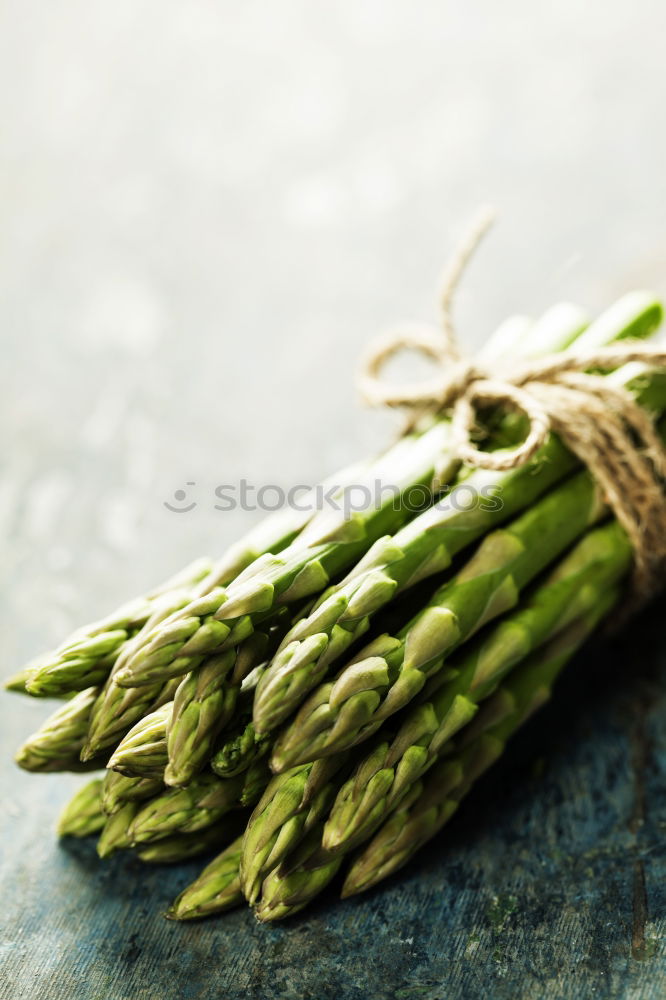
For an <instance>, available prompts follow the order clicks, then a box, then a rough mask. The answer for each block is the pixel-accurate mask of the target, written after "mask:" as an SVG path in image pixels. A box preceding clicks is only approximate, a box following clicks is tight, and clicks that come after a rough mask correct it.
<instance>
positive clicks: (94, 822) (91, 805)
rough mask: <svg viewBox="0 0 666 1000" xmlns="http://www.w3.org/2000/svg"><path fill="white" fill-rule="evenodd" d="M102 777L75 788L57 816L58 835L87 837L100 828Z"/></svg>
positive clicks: (102, 818)
mask: <svg viewBox="0 0 666 1000" xmlns="http://www.w3.org/2000/svg"><path fill="white" fill-rule="evenodd" d="M105 822H106V815H105V813H104V810H103V809H102V779H101V778H95V779H94V780H93V781H89V782H88V783H87V784H86V785H83V786H82V787H81V788H79V789H77V791H76V792H75V793H74V795H73V796H72V797H71V799H70V800H69V802H68V803H67V804H66V805H65V807H64V808H63V810H62V811H61V813H60V816H59V817H58V836H59V837H89V836H90V835H91V834H93V833H97V832H98V831H99V830H101V829H102V827H103V826H104V824H105Z"/></svg>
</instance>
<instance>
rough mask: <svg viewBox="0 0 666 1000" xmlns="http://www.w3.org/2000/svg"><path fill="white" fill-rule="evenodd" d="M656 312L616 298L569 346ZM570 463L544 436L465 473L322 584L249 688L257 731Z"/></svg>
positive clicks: (607, 335) (630, 375) (649, 302)
mask: <svg viewBox="0 0 666 1000" xmlns="http://www.w3.org/2000/svg"><path fill="white" fill-rule="evenodd" d="M660 315H661V313H660V308H659V307H658V304H655V303H654V300H653V299H652V298H651V297H647V296H644V295H642V294H639V295H638V296H636V294H632V295H630V296H626V297H625V299H621V300H620V301H619V302H618V303H616V304H615V306H613V307H612V308H611V309H610V310H608V312H606V313H603V314H602V315H601V316H600V317H599V319H598V320H596V322H595V323H593V324H592V325H591V326H590V327H589V328H588V329H587V330H586V332H585V333H583V334H582V336H580V337H579V338H578V340H577V341H576V344H577V346H578V345H580V346H581V347H582V348H592V347H597V346H600V345H601V344H603V343H608V342H609V341H612V340H617V339H622V338H623V337H625V336H627V335H628V334H631V335H636V334H645V335H647V334H648V333H649V332H651V331H652V329H653V328H654V325H655V323H656V322H657V321H658V318H659V317H660ZM625 374H626V381H627V383H628V387H629V388H630V389H633V390H634V392H635V393H636V395H637V398H638V399H639V401H642V402H649V401H650V399H651V397H652V395H653V394H654V393H653V388H654V387H653V386H652V384H651V383H650V382H649V381H648V383H647V384H646V381H645V378H641V379H638V380H637V379H636V377H635V368H634V366H626V369H625ZM656 378H657V377H656V376H655V379H656ZM576 465H578V462H577V460H576V459H575V458H574V456H573V455H571V454H570V453H569V452H568V451H567V450H566V448H564V446H563V445H562V444H561V443H560V441H559V440H558V439H557V438H556V437H554V436H551V437H550V439H549V440H548V442H547V444H546V445H545V446H544V448H542V449H541V450H540V452H539V453H538V454H537V456H535V458H534V459H533V460H532V461H531V462H529V463H527V464H526V465H524V466H521V467H519V468H517V469H510V470H505V471H500V472H491V471H488V470H485V469H480V470H476V471H474V472H472V473H471V474H467V475H465V477H464V479H463V480H462V482H461V483H460V484H459V489H458V491H456V490H455V489H454V492H453V494H452V496H451V497H447V498H445V499H444V500H443V501H440V502H438V503H436V504H435V506H434V507H431V508H430V509H429V510H427V511H425V512H424V513H422V514H421V515H420V516H418V517H416V518H415V519H414V520H412V521H411V522H410V523H409V524H407V525H406V526H405V527H404V528H402V530H401V531H399V532H398V533H397V534H396V535H395V536H394V537H393V538H391V537H385V538H382V539H379V540H378V541H377V542H376V543H375V545H374V546H373V547H372V548H371V549H370V551H369V552H368V553H367V555H366V556H365V558H364V559H362V560H361V562H360V563H359V564H358V565H357V566H355V567H354V569H353V570H352V571H351V573H350V574H349V575H348V576H347V577H346V579H344V580H343V581H342V582H341V583H339V584H337V585H336V586H333V587H331V588H329V589H328V590H327V591H325V593H324V594H323V595H322V596H321V597H320V599H319V600H318V601H317V602H316V603H315V605H314V608H313V610H312V611H311V613H310V615H309V616H308V617H306V618H303V619H302V620H301V621H299V622H297V623H296V624H295V625H294V627H293V628H292V629H291V631H290V632H289V633H288V634H287V636H286V637H285V639H284V641H283V643H282V645H281V647H280V650H279V651H278V653H277V655H276V656H275V658H274V659H273V662H272V663H271V664H270V666H269V668H268V670H267V671H266V672H265V673H264V675H263V677H262V678H261V681H260V683H259V685H258V688H257V693H256V697H255V706H254V715H253V721H254V725H255V729H256V730H257V732H262V733H265V732H269V731H271V730H273V729H275V728H276V727H277V726H278V725H279V724H280V723H281V722H283V721H284V720H285V719H287V718H288V717H289V716H290V715H291V714H292V712H293V711H294V710H295V709H296V708H297V707H298V705H299V704H300V702H301V701H302V700H303V698H304V697H305V696H306V695H307V694H308V692H309V691H311V690H312V689H313V688H314V687H316V685H317V684H318V683H319V682H320V681H321V680H322V679H323V678H324V676H325V675H326V674H327V672H328V671H329V669H330V666H331V664H332V663H333V662H334V661H335V660H337V659H338V658H339V657H340V656H341V655H342V654H343V653H344V652H345V650H347V649H348V648H349V646H350V645H351V644H352V643H353V642H354V641H356V640H357V639H358V638H359V637H360V636H362V635H363V634H364V633H365V632H366V631H367V630H368V628H369V626H370V623H371V620H372V616H373V614H376V613H377V611H378V610H379V609H380V608H381V607H383V606H384V605H385V604H387V603H388V602H390V601H392V600H394V599H395V598H396V596H397V595H399V594H400V593H402V592H403V591H404V590H405V589H406V588H407V587H409V586H411V585H413V584H414V583H416V582H418V581H420V580H423V579H424V578H426V577H428V576H432V575H433V574H435V573H439V572H441V571H442V570H444V569H446V568H447V567H448V566H450V564H451V562H452V560H453V558H454V556H455V555H456V554H457V553H458V552H460V551H461V550H462V549H464V548H465V547H466V546H468V545H469V544H470V543H471V542H473V541H475V540H476V539H478V538H480V537H481V536H482V535H483V534H485V533H486V532H487V531H488V530H490V529H491V528H493V527H497V526H498V525H500V524H502V523H504V522H505V521H506V520H507V519H508V518H509V517H511V516H513V515H515V514H517V513H519V512H520V510H523V509H525V508H527V507H529V506H530V505H531V504H532V503H533V502H534V501H535V500H536V499H537V498H538V497H539V496H541V495H543V493H544V492H545V491H546V490H548V489H550V488H551V487H552V486H553V484H555V483H556V482H558V481H560V480H562V479H563V478H564V477H565V476H566V475H567V474H569V473H570V472H571V471H572V469H573V468H575V467H576ZM459 493H460V494H461V495H462V494H464V497H465V502H464V504H462V503H461V502H459ZM470 497H471V498H472V500H473V502H472V503H471V504H470V503H469V502H468V501H469V498H470ZM497 498H501V502H499V499H497ZM457 501H458V502H457Z"/></svg>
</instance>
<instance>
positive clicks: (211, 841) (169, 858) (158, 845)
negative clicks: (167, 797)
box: [137, 821, 233, 865]
mask: <svg viewBox="0 0 666 1000" xmlns="http://www.w3.org/2000/svg"><path fill="white" fill-rule="evenodd" d="M230 825H231V827H232V828H233V824H229V823H228V822H226V821H225V822H223V823H220V824H218V825H217V826H210V827H207V828H206V829H205V830H200V831H197V832H196V833H174V834H173V836H171V837H164V839H163V840H156V841H155V842H154V843H152V844H151V843H149V844H146V845H145V846H142V847H141V848H140V849H139V850H138V851H137V854H138V856H139V858H140V859H141V861H145V862H147V863H148V864H151V865H171V864H175V863H176V862H178V861H187V860H189V858H196V857H199V855H200V854H206V853H207V852H208V851H214V850H215V849H216V848H218V849H219V847H220V844H222V843H224V842H225V840H228V839H229V827H230Z"/></svg>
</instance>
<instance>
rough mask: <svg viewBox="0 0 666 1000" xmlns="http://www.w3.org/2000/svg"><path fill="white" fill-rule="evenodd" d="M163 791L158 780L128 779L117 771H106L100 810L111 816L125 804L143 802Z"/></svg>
mask: <svg viewBox="0 0 666 1000" xmlns="http://www.w3.org/2000/svg"><path fill="white" fill-rule="evenodd" d="M163 791H164V782H163V781H162V780H161V779H160V778H128V777H127V776H126V775H124V774H120V773H119V772H118V771H107V772H106V774H105V775H104V778H103V780H102V808H103V810H104V812H105V813H106V814H107V816H111V815H112V814H113V813H115V812H116V811H117V810H118V809H120V808H121V807H122V806H124V805H125V804H126V803H127V802H144V801H145V800H146V799H152V798H153V797H154V796H155V795H159V794H160V793H161V792H163Z"/></svg>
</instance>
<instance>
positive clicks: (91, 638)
mask: <svg viewBox="0 0 666 1000" xmlns="http://www.w3.org/2000/svg"><path fill="white" fill-rule="evenodd" d="M210 570H211V564H210V561H209V560H206V559H199V560H197V561H196V562H194V563H192V564H191V565H189V566H187V567H186V568H185V569H184V570H182V571H181V572H180V573H178V574H177V575H176V576H174V577H171V578H170V579H169V580H167V581H166V582H165V583H164V584H163V585H162V586H161V587H159V588H156V589H155V590H153V591H151V592H150V593H149V594H147V595H146V596H145V597H139V598H136V599H135V600H133V601H130V602H129V603H127V604H124V605H122V606H121V607H120V608H118V609H117V610H116V611H114V612H113V613H112V614H110V615H108V616H107V617H106V618H103V619H102V620H101V621H97V622H93V623H92V624H91V625H85V626H83V628H81V629H78V630H77V631H76V632H74V634H73V635H72V636H70V637H69V639H67V640H65V642H63V643H62V645H60V646H59V647H58V648H57V649H56V650H54V651H53V652H52V653H50V654H45V655H44V656H42V657H40V658H39V660H38V661H37V663H36V665H34V666H33V667H32V669H30V665H28V667H29V671H30V673H29V676H28V677H27V678H26V682H25V686H26V690H27V691H28V693H29V694H33V695H41V696H48V697H53V696H56V697H58V696H60V695H61V694H63V693H66V692H68V691H75V690H82V689H83V688H88V687H91V686H92V685H95V684H100V683H103V682H104V680H106V678H107V676H108V674H109V671H110V670H111V668H112V667H113V665H114V663H115V661H116V658H117V656H118V654H119V653H120V651H121V650H122V648H123V647H124V645H125V644H126V643H127V642H128V640H130V639H131V638H132V637H133V636H135V635H136V634H137V633H138V632H139V630H140V629H141V628H142V627H143V626H144V625H145V624H146V622H147V621H148V620H149V619H150V617H151V616H152V615H153V614H154V612H155V610H156V608H157V607H159V606H160V604H161V603H162V602H163V601H164V600H165V599H168V598H169V596H170V595H174V594H181V595H183V597H182V602H181V603H184V602H185V599H186V598H185V594H186V593H191V592H192V588H193V587H195V586H196V584H197V583H199V582H200V581H201V580H203V579H204V578H205V577H206V576H207V575H208V574H209V573H210Z"/></svg>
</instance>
